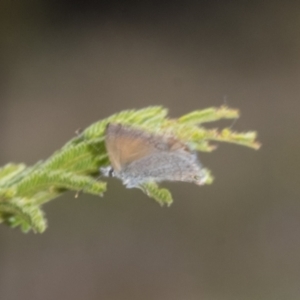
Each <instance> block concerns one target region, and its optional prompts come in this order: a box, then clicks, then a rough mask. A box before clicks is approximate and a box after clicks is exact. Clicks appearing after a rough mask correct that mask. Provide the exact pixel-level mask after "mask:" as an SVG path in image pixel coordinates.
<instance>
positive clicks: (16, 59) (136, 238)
mask: <svg viewBox="0 0 300 300" xmlns="http://www.w3.org/2000/svg"><path fill="white" fill-rule="evenodd" d="M0 20H1V21H0V22H1V31H0V37H1V53H0V55H1V68H0V80H1V82H0V141H1V147H0V165H3V164H5V163H6V162H9V161H13V162H25V163H26V164H28V165H30V164H33V163H35V162H36V161H38V160H40V159H46V158H47V157H48V156H49V155H51V153H52V152H54V151H55V150H56V149H59V148H60V147H61V146H62V145H63V144H64V143H65V142H67V141H68V140H69V139H71V138H72V137H73V136H74V132H75V130H76V129H78V128H84V127H86V126H88V125H90V124H91V123H93V122H95V121H97V120H99V119H101V118H104V117H107V116H109V115H110V114H112V113H115V112H118V111H120V110H123V109H127V108H141V107H146V106H149V105H154V104H161V105H164V106H166V107H168V108H169V109H170V115H171V116H173V117H176V116H179V115H182V114H184V113H187V112H189V111H192V110H195V109H201V108H206V107H211V106H220V105H222V104H223V103H224V99H226V101H227V104H228V105H229V106H231V107H236V108H239V109H240V110H241V112H242V118H241V119H240V120H239V121H238V122H237V123H236V124H235V125H234V127H235V129H236V130H239V131H247V130H252V129H253V130H257V131H258V133H259V140H260V141H261V142H262V143H263V147H262V148H261V150H259V151H253V150H251V149H247V148H243V147H238V146H235V145H225V144H222V145H220V147H219V149H218V151H216V152H214V153H212V154H201V155H200V160H201V161H202V162H203V164H204V165H205V166H206V167H208V168H210V169H211V170H212V171H213V174H214V175H215V177H216V180H215V183H214V184H213V185H211V186H206V187H201V188H199V187H197V186H194V185H191V184H184V183H169V184H166V186H168V187H170V189H171V191H172V193H173V196H174V199H175V203H174V204H173V205H172V206H171V207H170V208H160V207H159V205H157V204H156V203H155V202H154V201H152V200H150V199H148V198H147V197H146V196H145V195H143V194H142V193H141V192H140V191H139V190H126V189H124V187H123V186H122V184H121V183H120V182H119V181H117V180H109V189H108V192H107V193H106V195H105V197H104V198H97V197H92V196H87V195H82V196H81V197H79V198H78V199H74V194H72V193H68V194H66V195H64V196H63V197H60V198H58V199H56V200H55V201H52V202H50V203H49V204H47V205H45V207H44V209H45V211H46V214H47V218H48V221H49V228H48V230H47V231H46V232H45V233H44V234H42V235H34V234H32V233H30V234H27V235H25V234H22V233H21V232H20V231H19V230H12V229H9V228H7V227H5V226H4V225H1V226H0V298H1V300H15V299H23V300H29V299H30V300H32V299H43V300H48V299H49V300H50V299H72V300H77V299H78V300H79V299H90V300H93V299H108V300H111V299H112V300H114V299H131V300H135V299H145V300H148V299H172V300H177V299H184V300H190V299H191V300H194V299H203V300H224V299H225V300H227V299H228V300H229V299H230V300H235V299H236V300H240V299H242V300H248V299H251V300H252V299H255V300H256V299H264V300H266V299H272V300H273V299H293V300H294V299H300V285H299V279H300V201H299V196H300V184H299V171H298V170H299V168H300V159H299V152H300V143H299V133H300V130H299V125H300V121H299V110H300V102H299V95H300V32H299V28H300V3H299V1H285V2H278V4H275V1H257V2H256V1H251V2H250V1H248V2H247V1H230V2H229V1H144V2H140V1H133V0H132V1H92V0H89V1H71V0H69V1H42V0H40V1H38V0H36V1H21V0H20V1H2V2H1V7H0ZM228 123H229V124H230V122H221V123H219V125H222V126H224V125H225V126H226V125H229V124H228Z"/></svg>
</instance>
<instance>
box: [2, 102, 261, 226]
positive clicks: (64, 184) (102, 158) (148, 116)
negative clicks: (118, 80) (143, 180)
mask: <svg viewBox="0 0 300 300" xmlns="http://www.w3.org/2000/svg"><path fill="white" fill-rule="evenodd" d="M167 113H168V111H167V109H165V108H163V107H160V106H154V107H148V108H145V109H140V110H126V111H123V112H120V113H117V114H115V115H112V116H110V117H108V118H106V119H104V120H101V121H99V122H96V123H94V124H92V125H91V126H90V127H88V128H87V129H86V130H84V131H83V132H82V133H80V134H79V135H78V136H76V137H74V138H73V139H72V140H71V141H69V142H68V143H67V144H66V145H65V146H64V147H63V148H61V149H60V150H58V151H57V152H55V153H54V154H53V155H52V156H51V157H50V158H49V159H47V160H46V161H41V162H38V163H37V164H36V165H34V166H32V167H26V166H25V165H24V164H13V163H10V164H7V165H5V166H4V167H2V168H0V222H3V223H6V224H8V225H9V226H11V227H16V226H20V227H21V229H22V230H23V231H24V232H27V231H29V230H33V231H34V232H43V231H44V230H45V229H46V221H45V218H44V214H43V212H42V211H41V205H42V204H44V203H46V202H48V201H50V200H52V199H54V198H57V197H58V196H60V195H61V194H63V193H64V192H66V191H70V190H71V191H76V192H79V191H81V192H84V193H89V194H94V195H102V194H103V193H104V192H105V191H106V183H105V182H102V181H100V180H98V179H97V177H98V173H99V168H100V167H103V166H106V165H108V164H109V160H108V156H107V153H106V149H105V145H104V132H105V128H106V125H107V124H108V123H110V122H116V123H122V124H126V125H132V126H135V127H138V128H142V129H143V130H146V131H149V132H153V133H157V132H160V133H168V134H172V135H173V136H175V137H177V138H178V139H180V140H181V141H183V142H184V143H186V144H188V145H189V146H190V147H191V148H192V149H195V150H197V151H203V152H211V151H213V150H214V149H215V148H216V146H215V145H214V144H211V141H217V142H229V143H235V144H239V145H242V146H247V147H250V148H254V149H258V148H259V146H260V145H259V144H258V143H257V142H255V139H256V133H255V132H246V133H238V132H233V131H232V130H231V129H229V128H225V129H223V130H217V129H205V128H204V127H202V125H201V124H203V123H206V122H212V121H218V120H220V119H236V118H238V117H239V113H238V111H237V110H234V109H229V108H227V107H225V106H223V107H220V108H208V109H205V110H199V111H194V112H191V113H189V114H186V115H184V116H182V117H180V118H178V119H169V118H167ZM204 171H205V172H206V175H207V176H206V184H210V183H212V181H213V177H212V176H211V175H210V171H209V170H206V169H205V170H204ZM140 188H141V190H142V191H143V192H144V193H145V194H147V195H148V196H149V197H151V198H153V199H154V200H156V201H157V202H158V203H159V204H160V205H165V204H166V205H167V206H169V205H171V203H172V201H173V200H172V195H171V193H170V192H169V191H168V190H167V189H164V188H159V186H158V185H157V184H156V183H154V182H149V183H147V184H143V185H142V186H141V187H140Z"/></svg>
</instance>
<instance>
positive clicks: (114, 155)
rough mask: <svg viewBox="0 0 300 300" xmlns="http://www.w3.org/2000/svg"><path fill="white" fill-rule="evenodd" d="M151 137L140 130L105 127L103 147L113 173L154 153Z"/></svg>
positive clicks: (112, 126)
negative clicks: (104, 146)
mask: <svg viewBox="0 0 300 300" xmlns="http://www.w3.org/2000/svg"><path fill="white" fill-rule="evenodd" d="M150 141H151V135H149V134H147V133H145V132H144V131H142V130H138V129H134V128H130V127H127V126H124V125H121V124H114V123H110V124H108V125H107V127H106V132H105V145H106V150H107V152H108V156H109V160H110V162H111V164H112V167H113V168H114V170H115V171H117V172H118V171H120V170H121V169H122V168H123V167H124V166H126V165H128V164H130V163H131V162H133V161H135V160H139V159H141V158H142V157H145V156H147V155H149V154H150V153H151V152H153V151H155V147H154V145H153V144H151V142H150Z"/></svg>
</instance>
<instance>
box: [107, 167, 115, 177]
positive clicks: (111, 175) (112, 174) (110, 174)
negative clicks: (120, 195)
mask: <svg viewBox="0 0 300 300" xmlns="http://www.w3.org/2000/svg"><path fill="white" fill-rule="evenodd" d="M108 176H109V177H114V169H113V168H110V170H109V171H108Z"/></svg>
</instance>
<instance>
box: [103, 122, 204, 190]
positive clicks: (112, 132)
mask: <svg viewBox="0 0 300 300" xmlns="http://www.w3.org/2000/svg"><path fill="white" fill-rule="evenodd" d="M105 146H106V150H107V153H108V157H109V160H110V163H111V166H108V167H105V168H101V169H100V170H101V173H102V174H103V175H104V176H113V177H117V178H119V179H121V180H122V181H123V184H124V185H125V186H126V187H127V188H134V187H139V186H140V185H142V184H144V183H147V182H161V181H184V182H193V183H196V184H198V185H203V184H204V183H205V179H206V175H205V172H204V171H203V168H202V166H201V164H200V162H199V160H198V157H197V154H196V153H195V152H193V151H191V149H190V148H189V147H188V146H187V145H186V144H184V143H183V142H181V141H180V140H178V139H177V138H175V137H172V136H169V135H166V134H153V133H148V132H146V131H144V130H142V129H137V128H133V127H131V126H127V125H122V124H118V123H109V124H108V125H107V127H106V130H105Z"/></svg>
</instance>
